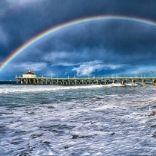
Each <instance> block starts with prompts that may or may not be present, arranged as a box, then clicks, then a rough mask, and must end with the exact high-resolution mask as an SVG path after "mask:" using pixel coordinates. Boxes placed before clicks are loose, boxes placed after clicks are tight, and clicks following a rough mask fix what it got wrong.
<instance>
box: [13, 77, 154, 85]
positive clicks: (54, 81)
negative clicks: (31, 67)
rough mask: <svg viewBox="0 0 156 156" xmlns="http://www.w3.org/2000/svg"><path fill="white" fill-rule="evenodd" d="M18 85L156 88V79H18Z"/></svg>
mask: <svg viewBox="0 0 156 156" xmlns="http://www.w3.org/2000/svg"><path fill="white" fill-rule="evenodd" d="M16 83H17V84H21V85H59V86H79V85H108V84H121V85H122V86H126V85H128V84H131V85H132V86H136V85H138V84H139V85H143V86H144V85H147V84H152V85H154V86H156V77H95V78H49V77H36V78H23V77H17V78H16Z"/></svg>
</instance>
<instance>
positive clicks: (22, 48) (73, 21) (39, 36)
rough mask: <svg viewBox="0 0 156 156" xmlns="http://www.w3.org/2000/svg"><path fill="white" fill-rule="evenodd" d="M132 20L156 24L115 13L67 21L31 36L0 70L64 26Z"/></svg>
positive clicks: (8, 58)
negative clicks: (100, 21) (101, 21)
mask: <svg viewBox="0 0 156 156" xmlns="http://www.w3.org/2000/svg"><path fill="white" fill-rule="evenodd" d="M109 19H110V20H130V21H134V22H141V23H145V24H149V25H154V26H156V22H155V21H152V20H147V19H142V18H139V17H127V16H114V15H106V16H104V15H100V16H92V17H84V18H80V19H76V20H72V21H68V22H66V23H63V24H60V25H57V26H54V27H52V28H50V29H48V30H46V31H44V32H41V33H39V34H38V35H37V36H35V37H33V38H31V39H30V40H28V41H27V42H25V43H24V44H23V45H21V46H20V47H19V48H17V49H16V50H15V51H13V52H11V54H10V55H9V56H8V57H7V58H6V59H5V60H4V61H3V62H2V63H1V64H0V70H3V69H4V68H5V67H6V66H7V65H8V64H9V62H11V61H12V60H13V59H14V58H15V57H16V56H17V55H19V54H20V53H22V52H23V51H24V50H25V49H27V48H29V47H30V46H31V45H33V44H34V43H36V42H37V41H39V40H41V39H43V38H45V37H47V36H48V35H49V34H52V33H54V32H57V31H59V30H62V29H64V28H67V27H70V26H74V25H77V24H81V23H87V22H90V21H97V20H109Z"/></svg>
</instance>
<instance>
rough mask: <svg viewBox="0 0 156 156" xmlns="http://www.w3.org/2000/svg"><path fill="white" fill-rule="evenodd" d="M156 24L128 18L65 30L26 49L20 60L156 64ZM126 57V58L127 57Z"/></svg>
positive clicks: (92, 23) (52, 62)
mask: <svg viewBox="0 0 156 156" xmlns="http://www.w3.org/2000/svg"><path fill="white" fill-rule="evenodd" d="M155 40H156V27H154V26H151V25H148V24H144V23H140V22H132V21H127V20H126V21H125V20H103V21H98V22H97V21H96V22H95V21H94V22H89V23H86V24H79V25H77V26H73V27H71V28H68V29H65V30H62V31H60V32H58V33H56V34H55V35H52V36H51V37H48V38H47V39H46V40H45V41H43V42H39V43H38V45H37V46H35V47H32V48H30V49H29V50H26V51H25V53H24V54H23V55H24V56H23V55H21V57H20V58H19V59H18V60H19V61H27V59H29V60H30V61H35V60H36V61H38V60H40V61H46V62H49V63H51V64H56V62H58V63H59V61H60V62H65V61H67V62H69V63H73V62H75V63H79V62H84V61H90V60H94V59H96V60H101V59H102V60H103V61H104V62H106V63H110V62H114V63H121V64H126V63H128V64H133V65H135V64H136V65H138V64H142V65H144V64H145V63H147V64H153V63H154V64H155V59H156V56H155V51H156V45H155ZM123 58H124V59H123Z"/></svg>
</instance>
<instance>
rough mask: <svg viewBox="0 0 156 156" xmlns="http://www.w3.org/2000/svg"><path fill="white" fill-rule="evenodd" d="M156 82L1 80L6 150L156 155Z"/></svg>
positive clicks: (0, 135)
mask: <svg viewBox="0 0 156 156" xmlns="http://www.w3.org/2000/svg"><path fill="white" fill-rule="evenodd" d="M155 110H156V88H155V87H152V86H148V87H126V88H124V87H110V86H109V87H103V86H98V87H97V86H90V87H63V88H62V87H54V86H16V85H1V86H0V156H48V155H49V156H50V155H54V156H55V155H56V156H57V155H60V156H79V155H82V156H89V155H93V156H103V155H104V156H107V155H108V156H112V155H113V156H114V155H117V156H122V155H123V156H137V155H138V156H142V155H147V156H148V155H153V156H154V155H156V116H155V114H154V113H155V112H154V111H155Z"/></svg>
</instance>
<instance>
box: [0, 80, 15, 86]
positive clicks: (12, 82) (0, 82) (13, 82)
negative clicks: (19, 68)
mask: <svg viewBox="0 0 156 156" xmlns="http://www.w3.org/2000/svg"><path fill="white" fill-rule="evenodd" d="M5 84H13V85H14V84H16V81H13V80H10V81H9V80H6V81H0V85H5Z"/></svg>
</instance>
